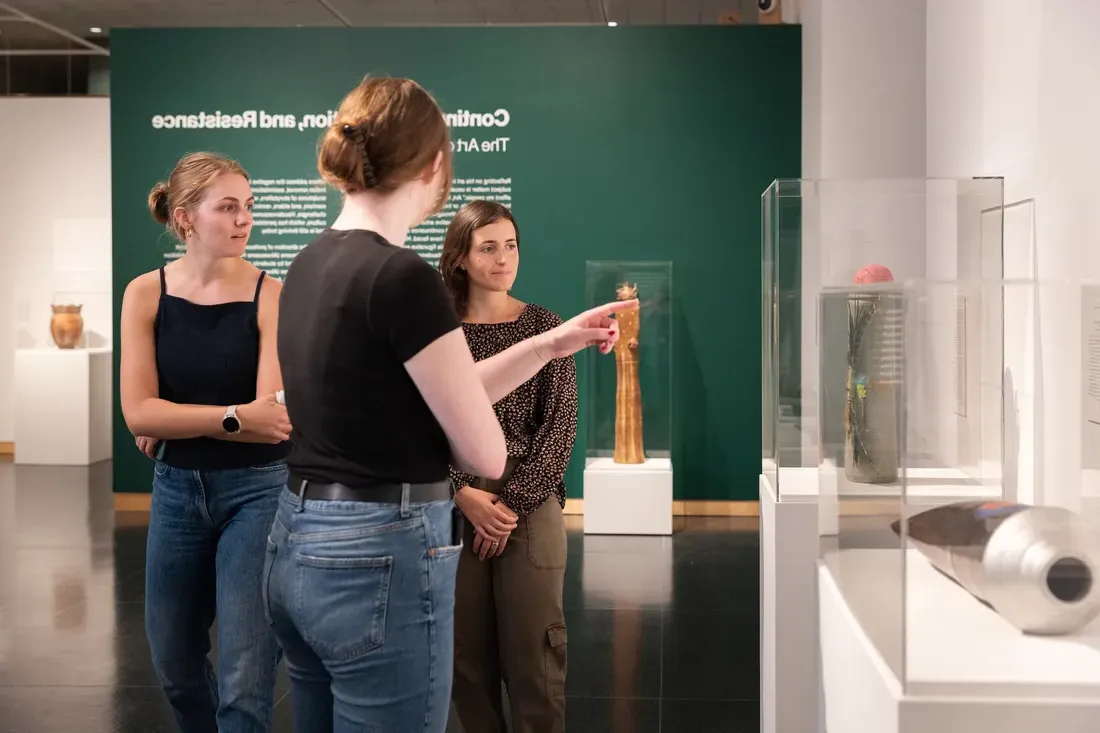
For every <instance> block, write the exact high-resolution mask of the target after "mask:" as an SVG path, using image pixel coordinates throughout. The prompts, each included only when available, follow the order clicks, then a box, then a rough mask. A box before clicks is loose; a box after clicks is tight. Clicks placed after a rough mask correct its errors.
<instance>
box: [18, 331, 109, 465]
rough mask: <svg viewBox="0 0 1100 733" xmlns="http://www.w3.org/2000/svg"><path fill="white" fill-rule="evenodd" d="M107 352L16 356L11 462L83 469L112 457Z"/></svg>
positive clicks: (53, 351) (36, 351)
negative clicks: (13, 437) (12, 453)
mask: <svg viewBox="0 0 1100 733" xmlns="http://www.w3.org/2000/svg"><path fill="white" fill-rule="evenodd" d="M113 383H114V380H113V379H112V378H111V349H110V348H98V349H19V350H17V351H16V352H15V462H16V463H21V464H34V465H55V466H87V465H90V464H92V463H97V462H99V461H103V460H107V459H109V458H110V457H111V442H112V441H111V436H112V429H111V397H112V386H113Z"/></svg>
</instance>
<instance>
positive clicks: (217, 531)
mask: <svg viewBox="0 0 1100 733" xmlns="http://www.w3.org/2000/svg"><path fill="white" fill-rule="evenodd" d="M153 473H154V477H153V502H152V512H151V514H150V517H149V541H148V548H147V553H146V564H145V630H146V634H147V636H148V638H149V647H150V649H151V651H152V655H153V667H154V669H155V670H156V674H157V678H158V679H159V680H160V684H161V686H162V688H163V689H164V692H165V694H166V695H167V697H168V701H169V703H171V705H172V709H173V711H174V712H175V715H176V721H177V722H178V724H179V728H180V730H181V731H182V732H183V733H219V732H220V733H267V732H268V731H269V730H270V727H271V718H272V708H273V707H274V696H275V668H276V666H277V665H278V663H279V658H280V656H281V652H280V650H279V645H278V641H277V640H276V639H275V635H274V633H273V632H272V631H271V628H270V626H269V625H268V623H267V621H266V619H265V617H264V608H263V594H262V592H261V584H260V581H261V579H262V577H263V566H264V551H263V548H264V542H265V538H266V537H267V535H268V532H270V531H271V522H272V520H273V518H274V517H275V510H276V508H277V507H278V503H279V492H280V491H281V490H282V487H283V485H284V484H285V483H286V481H287V468H286V464H285V463H282V462H276V463H270V464H266V465H262V466H254V467H251V468H239V469H231V470H219V471H192V470H186V469H181V468H173V467H171V466H168V465H166V464H164V463H159V462H158V463H157V464H156V466H155V467H154V469H153ZM215 614H216V616H217V620H218V632H217V633H218V637H217V643H218V654H217V656H218V669H217V676H216V677H215V674H214V668H213V665H212V664H211V663H210V659H209V657H208V654H209V652H210V628H211V625H212V623H213V622H214V618H215Z"/></svg>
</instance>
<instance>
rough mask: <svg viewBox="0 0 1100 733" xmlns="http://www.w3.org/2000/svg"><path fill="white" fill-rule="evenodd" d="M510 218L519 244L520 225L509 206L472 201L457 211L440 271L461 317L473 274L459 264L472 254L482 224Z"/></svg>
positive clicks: (446, 237)
mask: <svg viewBox="0 0 1100 733" xmlns="http://www.w3.org/2000/svg"><path fill="white" fill-rule="evenodd" d="M502 219H507V220H508V221H510V222H512V226H513V227H515V229H516V246H517V247H518V246H519V225H518V224H516V219H515V217H513V216H512V212H511V211H509V210H508V207H507V206H505V205H504V204H500V203H497V202H496V201H482V200H478V201H471V202H469V203H467V204H466V205H464V206H463V207H462V208H461V209H459V210H458V211H457V212H455V216H454V218H453V219H451V223H450V225H449V226H448V227H447V234H446V236H444V237H443V252H442V254H440V256H439V272H440V273H441V274H442V275H443V284H444V285H445V286H446V287H447V292H449V293H450V294H451V299H452V300H453V301H454V304H455V310H456V311H458V317H459V318H462V317H464V316H465V315H466V304H467V301H468V300H469V297H470V276H469V275H468V274H467V273H466V271H465V270H463V269H462V268H461V267H459V265H461V264H462V259H463V258H464V257H465V256H466V255H467V254H469V252H470V246H471V245H472V244H473V242H474V232H476V231H477V230H478V229H481V228H482V227H487V226H489V225H490V224H495V223H496V222H498V221H500V220H502Z"/></svg>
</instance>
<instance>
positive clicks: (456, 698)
mask: <svg viewBox="0 0 1100 733" xmlns="http://www.w3.org/2000/svg"><path fill="white" fill-rule="evenodd" d="M509 468H511V465H509ZM510 473H511V471H510V470H509V471H506V472H505V477H507V476H508V474H510ZM502 481H503V479H501V480H498V481H491V482H490V481H479V482H478V484H479V485H478V486H477V487H476V488H479V489H484V490H486V491H492V492H493V493H498V491H499V487H500V486H501V485H502ZM465 524H466V529H465V534H464V537H463V543H464V546H463V548H462V555H461V558H460V559H459V562H458V578H457V581H456V587H455V668H454V686H453V688H452V693H451V699H452V702H453V703H454V710H455V712H456V713H457V715H458V718H459V721H460V722H461V724H462V728H463V729H464V730H465V731H466V733H504V732H505V727H504V713H503V702H502V699H501V688H500V683H501V680H503V681H504V684H505V685H506V686H507V688H508V698H509V700H510V701H511V713H512V725H513V729H514V733H563V732H564V731H565V673H566V632H565V612H564V610H563V608H562V592H563V585H564V583H565V562H566V555H567V547H566V536H565V520H564V517H563V516H562V509H561V504H559V503H558V498H557V496H554V495H551V496H550V498H548V499H547V500H546V502H545V503H544V504H543V505H542V506H541V507H539V508H538V509H536V510H535V511H534V512H531V513H530V514H529V515H527V516H525V517H520V519H519V524H518V526H517V527H516V528H515V529H514V530H512V534H511V536H510V537H509V538H508V544H507V545H506V546H505V548H504V552H503V553H502V554H501V555H500V556H499V557H494V558H489V559H486V560H480V559H479V558H478V556H477V555H476V554H475V553H474V549H473V545H474V529H473V527H472V525H471V524H470V523H469V522H466V523H465Z"/></svg>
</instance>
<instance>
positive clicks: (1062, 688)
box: [817, 550, 1100, 733]
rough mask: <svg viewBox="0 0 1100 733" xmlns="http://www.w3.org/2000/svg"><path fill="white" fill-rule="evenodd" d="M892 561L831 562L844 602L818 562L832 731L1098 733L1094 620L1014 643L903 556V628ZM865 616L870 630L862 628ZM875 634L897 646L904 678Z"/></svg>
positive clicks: (979, 610)
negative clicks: (1081, 627)
mask: <svg viewBox="0 0 1100 733" xmlns="http://www.w3.org/2000/svg"><path fill="white" fill-rule="evenodd" d="M899 553H900V550H850V551H841V552H840V553H839V554H838V555H837V556H835V557H831V558H829V559H828V563H829V564H830V565H835V566H836V567H838V568H839V569H840V572H841V574H842V577H843V578H845V584H846V588H847V590H848V593H849V595H850V598H846V597H845V596H844V595H842V593H841V590H840V588H839V587H838V586H837V583H836V581H835V578H834V576H833V573H832V572H830V570H829V567H828V566H827V565H826V561H818V564H817V581H818V603H819V620H820V621H819V623H820V625H819V639H820V648H821V665H822V673H821V674H822V681H823V686H824V702H825V716H826V724H827V728H828V731H829V733H866V732H867V731H875V733H895V732H897V733H926V732H927V731H936V733H973V732H974V731H997V733H1035V732H1036V731H1057V732H1058V733H1096V731H1097V730H1098V723H1097V721H1100V622H1098V623H1096V624H1093V626H1092V627H1090V628H1089V629H1086V630H1085V631H1084V632H1082V633H1080V634H1076V635H1074V636H1070V637H1036V636H1029V635H1025V634H1021V633H1020V632H1019V631H1017V630H1015V629H1014V628H1012V626H1011V625H1009V624H1008V622H1007V621H1005V620H1004V619H1002V618H1001V617H1000V616H998V615H997V614H996V613H995V612H994V611H993V610H992V609H990V608H988V607H986V606H984V605H983V604H981V603H979V602H978V601H976V600H975V599H974V598H973V597H971V596H970V595H969V594H968V593H967V592H966V591H965V590H963V589H962V588H961V587H959V586H958V585H957V584H955V583H953V582H951V581H950V580H948V579H947V578H945V577H944V576H943V575H941V574H940V573H938V572H937V571H936V570H934V569H933V568H932V567H931V565H929V564H928V562H927V561H925V560H924V558H923V557H921V556H920V554H919V553H917V552H916V551H915V550H908V551H907V552H906V556H905V558H904V560H905V578H906V586H905V598H906V617H905V623H904V624H903V623H902V618H901V617H900V615H898V616H892V615H891V610H890V609H892V613H893V614H898V612H899V611H900V608H901V607H900V603H899V599H900V597H901V595H902V587H901V585H900V583H901V578H900V577H898V576H899V572H898V571H900V570H901V558H900V557H899ZM849 586H850V587H849ZM855 605H858V608H859V609H860V614H862V617H861V616H860V615H859V614H857V613H855V612H853V607H855ZM876 609H880V610H881V613H880V614H876ZM861 618H866V619H867V620H869V621H872V622H874V623H873V624H872V625H871V626H865V625H864V624H863V623H861V620H860V619H861ZM903 633H904V637H902V634H903ZM872 636H879V637H883V638H884V640H885V643H890V641H893V643H894V645H895V646H897V645H899V644H901V643H904V649H905V654H904V659H905V662H904V663H905V665H906V667H905V669H906V674H905V675H904V677H905V679H899V675H898V674H896V673H895V670H894V669H892V668H891V666H890V665H889V664H888V663H887V661H886V660H885V659H884V658H883V656H882V655H881V654H880V653H879V649H878V647H876V646H875V644H874V643H873V642H872ZM903 639H904V641H903ZM899 648H900V647H899ZM895 656H898V657H901V656H902V655H900V654H896V655H895Z"/></svg>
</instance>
